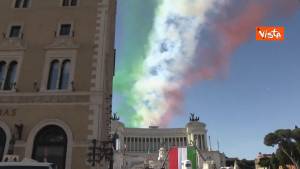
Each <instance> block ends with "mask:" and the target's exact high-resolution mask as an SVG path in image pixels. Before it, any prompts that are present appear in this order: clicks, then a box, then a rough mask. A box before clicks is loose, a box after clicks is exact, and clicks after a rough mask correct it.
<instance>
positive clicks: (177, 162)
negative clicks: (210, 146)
mask: <svg viewBox="0 0 300 169" xmlns="http://www.w3.org/2000/svg"><path fill="white" fill-rule="evenodd" d="M196 159H197V152H196V149H195V148H193V147H183V148H178V147H173V148H171V149H170V151H169V169H182V168H183V166H182V165H181V163H182V161H184V160H190V161H191V163H192V169H197V160H196Z"/></svg>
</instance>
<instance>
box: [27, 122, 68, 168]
mask: <svg viewBox="0 0 300 169" xmlns="http://www.w3.org/2000/svg"><path fill="white" fill-rule="evenodd" d="M67 142H68V139H67V135H66V133H65V131H64V130H63V129H62V128H60V127H59V126H56V125H48V126H46V127H44V128H42V129H41V130H40V131H39V132H38V133H37V135H36V137H35V139H34V143H33V146H34V147H33V153H32V159H34V160H37V161H40V162H50V163H55V164H56V165H57V169H65V163H66V152H67Z"/></svg>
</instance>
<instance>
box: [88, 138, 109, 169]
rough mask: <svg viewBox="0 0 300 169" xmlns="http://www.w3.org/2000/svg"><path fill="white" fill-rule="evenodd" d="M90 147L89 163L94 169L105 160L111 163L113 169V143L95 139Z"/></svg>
mask: <svg viewBox="0 0 300 169" xmlns="http://www.w3.org/2000/svg"><path fill="white" fill-rule="evenodd" d="M91 142H92V145H91V146H90V147H88V150H89V153H88V154H87V155H88V160H87V161H88V163H90V165H91V166H92V167H94V166H96V164H99V163H100V162H101V161H102V160H103V159H104V160H105V161H108V162H109V169H113V141H112V140H111V141H98V140H96V139H93V140H92V141H91Z"/></svg>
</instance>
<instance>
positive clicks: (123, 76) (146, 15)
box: [113, 0, 158, 127]
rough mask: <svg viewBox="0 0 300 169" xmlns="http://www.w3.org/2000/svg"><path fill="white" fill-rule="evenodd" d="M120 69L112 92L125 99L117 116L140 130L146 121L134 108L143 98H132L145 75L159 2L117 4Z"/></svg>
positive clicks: (118, 61)
mask: <svg viewBox="0 0 300 169" xmlns="http://www.w3.org/2000/svg"><path fill="white" fill-rule="evenodd" d="M118 3H119V4H118V23H119V25H118V27H119V29H120V31H119V32H120V34H119V37H117V42H116V43H117V44H118V50H117V58H118V60H117V65H116V74H115V77H114V86H113V90H114V92H115V93H116V94H119V95H121V96H122V97H123V101H122V102H121V103H120V104H119V105H118V107H117V112H118V113H119V114H120V115H121V117H122V118H123V119H125V121H126V125H127V126H132V127H133V126H138V125H139V122H140V121H141V120H142V119H143V117H140V116H138V115H137V113H136V112H135V110H134V109H133V108H132V107H131V106H132V105H135V104H136V103H137V102H138V101H139V100H140V98H137V96H134V95H132V92H130V89H131V88H132V86H133V85H134V83H135V82H136V80H137V79H138V78H139V77H141V76H142V75H143V61H144V59H145V58H144V57H145V54H146V52H147V50H148V46H147V45H148V37H149V34H150V32H151V29H152V26H153V19H154V16H155V9H156V7H157V6H158V0H150V1H148V0H147V1H144V0H143V1H141V0H124V1H123V0H121V1H119V2H118Z"/></svg>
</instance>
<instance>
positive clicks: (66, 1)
mask: <svg viewBox="0 0 300 169" xmlns="http://www.w3.org/2000/svg"><path fill="white" fill-rule="evenodd" d="M76 5H77V0H63V1H62V6H76Z"/></svg>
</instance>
